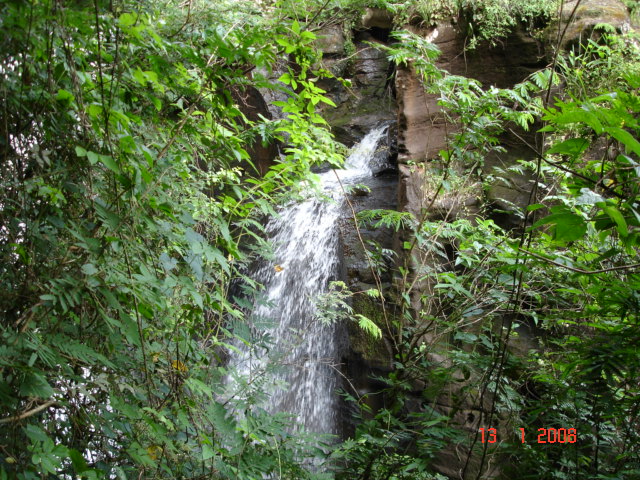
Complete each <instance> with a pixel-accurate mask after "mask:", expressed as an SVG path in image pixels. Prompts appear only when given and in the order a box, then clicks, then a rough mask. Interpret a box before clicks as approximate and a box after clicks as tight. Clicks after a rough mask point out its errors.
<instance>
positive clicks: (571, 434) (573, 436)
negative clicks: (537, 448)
mask: <svg viewBox="0 0 640 480" xmlns="http://www.w3.org/2000/svg"><path fill="white" fill-rule="evenodd" d="M479 430H480V441H481V442H482V443H496V442H497V441H498V431H497V430H496V429H495V428H491V427H490V428H480V429H479ZM519 430H520V440H521V441H522V443H527V441H526V438H525V429H524V428H520V429H519ZM534 438H536V440H535V441H534V442H532V443H576V441H577V440H578V432H577V431H576V429H575V428H539V429H538V431H537V437H534Z"/></svg>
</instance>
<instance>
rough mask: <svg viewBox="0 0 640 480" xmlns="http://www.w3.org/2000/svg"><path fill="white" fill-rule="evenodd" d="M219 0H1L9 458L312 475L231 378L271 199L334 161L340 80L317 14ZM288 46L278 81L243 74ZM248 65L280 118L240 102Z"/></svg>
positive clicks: (2, 425)
mask: <svg viewBox="0 0 640 480" xmlns="http://www.w3.org/2000/svg"><path fill="white" fill-rule="evenodd" d="M222 6H224V7H225V8H226V9H224V10H222V11H218V10H217V7H216V8H212V7H211V6H208V5H206V4H204V3H201V2H188V6H187V4H185V5H184V7H185V8H184V10H182V9H181V8H178V7H176V6H175V5H174V4H173V3H168V2H142V3H140V2H111V3H108V2H106V3H105V2H99V1H96V2H93V3H90V4H86V5H84V4H82V5H81V4H80V3H77V2H76V3H73V2H72V3H70V4H65V5H64V6H62V5H61V4H60V3H59V2H53V1H48V0H35V1H33V2H28V3H23V2H4V3H3V4H2V5H1V6H0V19H1V20H0V22H1V26H2V30H3V32H5V38H4V40H3V42H2V45H0V50H1V52H2V55H1V56H0V57H1V58H2V62H1V63H0V71H1V72H2V76H3V95H2V97H3V101H4V107H3V109H2V114H0V117H1V118H2V122H1V124H2V126H1V127H0V128H1V129H2V135H1V136H0V137H1V138H2V140H0V149H1V152H2V170H1V177H0V181H1V182H2V191H3V193H4V195H3V199H2V201H1V202H0V224H2V227H1V228H0V255H1V258H2V261H1V262H0V265H1V266H0V285H1V287H0V312H1V313H0V338H1V339H0V445H1V451H2V459H3V460H2V463H0V478H18V479H33V478H44V477H45V476H50V477H51V478H53V477H56V478H57V477H63V478H70V477H71V476H77V477H78V478H116V477H117V478H127V477H130V476H136V477H137V478H151V477H154V478H203V477H204V476H207V477H209V478H233V479H239V478H245V479H249V478H261V477H262V476H263V475H265V474H272V475H277V476H278V478H295V479H299V478H311V477H319V476H320V474H314V473H311V472H309V471H308V470H307V467H305V466H303V464H305V465H306V464H308V461H307V463H304V462H305V460H304V459H310V458H312V457H315V456H316V455H317V454H318V452H317V451H316V450H313V449H312V447H313V446H314V445H315V444H317V443H318V442H317V441H316V440H313V441H312V440H309V439H305V438H303V437H301V436H292V435H291V434H290V433H289V430H288V426H289V423H290V418H289V417H288V416H286V415H275V416H274V415H271V414H267V413H266V412H265V411H264V410H262V409H261V408H260V406H259V404H258V403H257V401H258V399H259V397H260V395H257V396H252V395H250V394H251V393H252V392H251V391H249V390H248V393H247V395H246V396H241V395H238V396H236V397H233V398H227V399H226V400H224V402H223V401H222V400H221V398H223V394H224V388H225V387H224V385H225V383H224V382H225V380H224V379H225V378H226V377H227V376H228V375H230V374H232V373H233V372H228V371H227V370H226V367H225V362H224V357H223V352H224V351H225V350H226V349H232V348H235V347H233V343H234V340H233V338H232V336H231V334H230V333H229V332H228V331H227V330H226V328H227V326H228V323H229V322H230V321H231V320H235V321H237V322H242V321H244V308H245V307H246V300H245V301H244V302H243V301H242V300H241V299H237V298H236V297H234V296H233V295H231V292H232V291H233V289H234V288H236V287H235V285H244V286H245V288H246V289H247V295H251V292H255V291H256V290H257V289H258V288H259V286H258V285H255V283H254V282H253V281H252V280H251V279H250V278H248V277H247V276H246V271H247V270H246V267H247V265H248V264H249V263H250V262H251V261H252V256H253V255H252V254H251V249H249V248H247V246H248V245H249V244H250V243H258V244H260V242H261V241H262V240H261V236H262V227H261V226H260V223H259V222H258V220H259V219H260V218H261V217H262V216H264V215H266V214H270V213H272V212H273V211H274V206H275V205H277V204H278V203H279V202H280V201H282V200H286V199H287V198H291V195H292V194H295V192H296V189H297V188H299V187H298V186H299V185H300V184H301V182H300V180H307V179H309V178H310V167H311V165H313V164H314V163H318V162H324V161H326V160H329V161H331V162H332V163H334V164H338V163H339V162H340V159H341V156H340V154H339V151H340V150H339V149H338V148H337V147H336V145H335V144H334V142H333V141H332V139H331V136H330V134H329V133H328V132H327V130H326V129H325V127H324V121H323V120H322V119H321V118H320V117H319V116H318V115H317V114H316V113H315V106H316V105H317V104H318V103H319V102H324V103H329V104H330V103H331V102H330V100H328V99H327V98H326V97H324V96H323V94H322V93H323V92H322V91H321V90H320V89H319V88H317V87H316V85H315V82H316V80H317V78H318V75H321V74H322V73H321V72H314V71H312V69H311V65H312V63H313V59H314V58H315V53H314V52H313V49H312V48H311V46H310V45H311V42H312V41H313V39H314V38H315V37H314V35H313V34H312V33H310V32H308V31H304V30H303V29H302V28H301V27H300V25H299V24H298V23H297V22H295V21H294V22H291V21H289V20H287V21H283V20H282V19H281V18H275V17H272V16H270V15H268V14H265V12H263V11H258V10H257V9H256V6H255V4H254V3H253V2H227V3H225V4H224V5H222ZM192 8H193V10H192ZM266 13H268V12H266ZM274 39H275V41H273V40H274ZM282 55H289V56H290V59H291V63H290V68H289V70H288V74H287V75H288V76H283V77H282V78H281V79H280V80H281V81H280V82H269V81H268V80H267V79H266V78H265V77H263V76H261V75H259V74H257V73H256V74H254V76H253V78H252V77H251V75H250V72H252V71H254V70H262V71H267V72H268V71H270V70H271V69H272V68H273V66H274V64H275V62H276V61H277V60H278V58H279V57H281V56H282ZM256 86H261V87H265V88H271V89H280V90H285V91H286V93H287V95H288V97H287V98H288V100H287V101H286V102H285V103H284V104H283V105H282V107H283V111H284V113H285V116H284V118H283V119H281V120H278V121H269V120H268V119H266V118H262V119H260V120H259V121H256V122H253V121H251V120H250V119H249V118H247V116H246V115H245V113H243V112H246V109H245V108H244V107H246V106H247V105H243V102H244V101H245V100H244V99H245V98H247V97H250V94H251V89H253V88H255V87H256ZM274 138H280V140H281V141H285V140H286V147H285V152H286V156H284V157H282V158H280V159H278V160H277V161H276V162H275V165H273V166H272V167H271V169H270V170H269V171H268V172H267V173H266V174H265V175H264V176H260V175H258V171H259V168H258V166H256V165H254V164H253V159H252V158H250V155H249V153H248V151H249V150H250V148H251V147H252V146H253V145H254V144H255V143H256V142H263V141H265V142H268V141H270V140H272V139H274ZM256 384H259V382H257V381H256ZM262 396H263V397H264V395H262ZM238 412H242V415H240V414H239V413H238Z"/></svg>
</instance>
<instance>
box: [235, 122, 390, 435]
mask: <svg viewBox="0 0 640 480" xmlns="http://www.w3.org/2000/svg"><path fill="white" fill-rule="evenodd" d="M385 131H386V127H381V128H377V129H375V130H373V131H371V132H370V133H369V134H367V135H366V136H365V137H364V139H363V140H362V141H361V142H360V143H359V144H358V145H357V146H356V147H355V148H354V150H353V153H352V154H351V155H350V156H349V158H348V159H347V161H346V163H345V169H344V170H337V171H335V172H334V171H333V170H329V171H327V172H325V173H322V174H321V175H320V178H321V183H322V187H323V189H324V191H325V194H326V195H327V196H329V197H331V198H332V199H333V201H326V200H324V201H323V200H321V199H317V198H311V199H309V200H306V201H304V202H301V203H297V204H293V205H289V206H286V207H284V208H283V209H282V210H280V212H279V216H278V217H274V218H272V219H271V220H270V221H269V223H268V224H267V233H268V236H269V239H270V241H271V242H272V243H273V245H274V261H273V262H267V263H266V264H264V265H262V266H261V267H260V268H259V269H257V270H256V271H255V272H254V273H253V274H252V276H253V278H254V279H255V280H257V281H258V282H260V283H262V284H263V285H264V286H265V291H264V295H265V302H261V303H260V304H259V305H258V306H256V307H255V309H254V311H253V314H252V317H253V320H254V321H261V320H264V319H268V320H270V321H271V322H272V323H273V324H274V325H275V326H274V327H273V328H272V329H271V330H270V332H269V333H270V335H271V337H272V341H273V346H272V347H271V348H270V352H269V353H267V352H266V351H264V350H262V351H257V352H256V351H253V352H248V351H244V352H242V354H236V355H235V356H234V357H233V358H232V359H231V363H232V364H234V365H236V368H237V369H238V371H239V372H240V373H241V374H242V375H245V376H247V377H248V378H250V379H251V378H252V376H257V375H263V373H264V370H265V366H266V362H267V358H266V357H267V354H269V355H272V354H273V353H276V355H279V356H280V359H281V360H280V361H281V362H283V363H284V365H285V368H284V369H283V370H282V371H280V372H279V373H278V374H277V379H276V380H275V381H273V382H270V385H271V386H272V387H273V389H272V393H271V397H270V399H269V404H268V407H267V409H268V411H270V412H274V413H275V412H290V413H293V414H294V415H296V417H297V420H298V425H299V426H300V425H302V426H304V429H305V430H306V431H307V432H316V433H333V434H338V433H339V421H338V411H339V405H338V396H337V394H336V389H337V387H338V373H337V371H336V369H339V367H338V363H339V361H340V351H339V348H338V344H339V342H338V341H337V339H336V326H335V325H323V324H322V323H321V322H319V321H314V316H315V305H314V301H313V299H314V298H315V297H317V295H318V294H321V293H323V292H325V291H326V290H327V286H328V283H329V282H330V281H331V280H337V279H339V262H340V258H339V250H338V249H339V234H338V219H339V217H340V214H341V213H340V212H341V209H342V206H343V203H344V194H343V192H342V188H341V187H340V182H338V180H337V178H336V173H337V174H338V176H339V177H340V181H341V182H342V185H343V186H344V187H346V186H347V185H352V184H354V183H358V181H359V180H361V179H362V178H366V177H368V176H370V175H371V169H370V162H371V159H372V158H373V155H374V152H375V150H376V148H377V146H378V144H379V142H380V139H381V138H382V136H383V135H384V133H385Z"/></svg>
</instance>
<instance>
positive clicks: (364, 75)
mask: <svg viewBox="0 0 640 480" xmlns="http://www.w3.org/2000/svg"><path fill="white" fill-rule="evenodd" d="M366 42H372V43H374V44H375V43H382V42H380V41H379V40H377V39H376V38H374V37H373V36H372V35H371V34H370V33H369V32H366V31H364V32H357V33H356V34H355V36H354V39H353V43H352V44H351V45H352V46H351V47H350V48H351V49H353V50H354V51H353V52H352V53H351V54H349V55H347V54H344V55H342V56H339V57H337V56H335V55H333V56H329V58H325V59H324V61H323V63H324V65H325V68H328V69H329V70H330V71H332V72H334V73H335V74H336V75H338V76H340V77H342V78H344V79H345V80H348V81H349V82H350V83H351V85H350V86H345V85H343V84H342V83H341V82H339V81H337V80H335V79H332V80H323V81H321V82H319V84H318V85H319V86H320V87H321V88H323V89H325V90H327V93H328V95H329V97H330V98H331V99H332V100H333V101H334V102H335V103H336V105H337V108H335V109H334V108H325V110H324V116H325V118H326V119H327V121H328V122H329V124H330V125H331V127H332V130H333V133H334V135H335V136H336V138H337V140H339V141H341V142H342V143H344V144H345V145H348V146H351V145H353V144H354V143H355V142H356V141H358V140H359V139H360V138H362V136H364V135H365V134H366V133H367V132H368V131H369V130H371V129H372V128H373V127H374V126H376V125H378V124H380V123H382V122H386V121H390V120H393V119H394V118H395V117H396V102H395V98H394V96H393V89H392V82H391V78H392V73H393V69H392V67H391V66H390V64H389V60H387V57H386V54H385V53H384V52H383V51H381V50H379V49H376V48H374V47H373V46H371V45H369V44H368V43H366Z"/></svg>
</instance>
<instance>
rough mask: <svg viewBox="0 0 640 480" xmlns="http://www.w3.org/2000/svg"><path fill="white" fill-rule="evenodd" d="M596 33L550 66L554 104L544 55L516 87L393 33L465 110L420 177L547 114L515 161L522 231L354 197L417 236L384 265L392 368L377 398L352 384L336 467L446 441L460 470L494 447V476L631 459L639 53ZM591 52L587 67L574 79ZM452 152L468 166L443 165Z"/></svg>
mask: <svg viewBox="0 0 640 480" xmlns="http://www.w3.org/2000/svg"><path fill="white" fill-rule="evenodd" d="M605 40H606V42H607V43H606V44H605V45H598V44H595V43H592V44H590V47H589V48H590V49H589V50H587V51H586V52H585V53H584V55H583V56H575V55H573V56H571V57H569V58H570V61H571V62H573V63H571V65H573V66H568V64H566V63H565V64H564V66H563V67H562V68H561V69H560V76H561V77H562V80H563V82H564V83H565V85H566V86H567V90H566V93H565V95H566V96H565V97H564V98H563V99H555V101H554V104H553V106H548V107H546V108H545V106H544V104H543V102H542V100H541V99H540V96H541V95H546V92H547V91H548V90H549V88H550V85H549V83H550V82H553V83H554V84H557V83H558V81H557V78H556V75H555V74H552V73H551V72H550V71H548V70H547V71H543V72H538V73H537V74H534V75H533V76H531V77H530V78H529V79H528V80H527V81H525V82H523V83H522V84H520V85H516V86H515V87H514V88H513V89H502V90H499V89H493V88H488V89H485V88H482V87H481V85H479V84H478V83H477V82H474V81H472V80H469V79H465V78H460V77H453V76H449V75H447V74H446V72H439V71H437V70H435V69H434V68H433V66H432V65H431V63H432V61H433V54H432V53H431V52H430V47H429V46H426V45H420V43H419V40H417V41H416V42H414V43H413V44H412V45H411V47H410V48H407V49H404V48H403V47H402V46H401V45H395V46H393V47H391V49H390V50H389V51H390V53H391V55H392V57H393V58H394V59H395V60H396V61H399V62H407V63H409V62H410V64H411V65H412V66H414V68H415V69H416V71H417V72H418V73H419V74H420V73H422V72H423V71H424V72H425V74H424V75H423V78H424V79H428V82H429V83H426V84H425V88H426V89H429V91H430V92H432V93H437V94H440V95H441V105H442V106H444V107H445V108H446V112H445V113H447V114H449V115H450V116H449V117H448V118H449V121H450V124H453V125H454V126H456V127H458V132H457V133H456V134H455V135H453V136H452V137H451V139H450V142H449V145H448V149H447V151H444V152H442V153H441V159H440V162H439V163H438V164H437V165H436V166H430V172H434V175H435V177H436V179H435V185H439V186H434V180H433V178H429V179H427V180H426V182H430V184H429V185H426V186H425V189H426V191H428V192H430V193H432V194H433V195H435V196H436V197H438V196H439V195H451V192H456V191H459V187H457V188H447V187H446V185H449V187H450V185H452V184H455V185H464V184H465V183H469V182H470V181H473V180H474V177H473V169H472V168H470V167H472V166H473V165H474V164H476V163H478V162H481V161H482V158H483V157H484V155H486V153H487V152H489V151H490V150H491V149H493V148H495V147H496V146H497V145H498V135H499V134H500V133H501V132H502V131H503V129H504V128H505V125H506V124H507V123H508V122H510V123H512V124H513V123H516V124H519V126H520V127H521V128H526V127H527V126H529V125H530V124H531V123H532V122H533V121H534V120H542V121H543V122H544V123H545V126H544V128H543V129H542V130H541V133H543V134H545V135H546V136H547V137H546V138H547V141H546V143H545V150H544V151H540V152H534V154H536V153H537V156H536V157H534V160H521V161H520V162H519V163H518V164H517V165H513V166H510V167H507V168H508V169H510V170H516V171H517V172H519V173H525V172H526V171H530V172H531V173H532V176H533V178H535V186H536V190H535V191H534V195H532V202H531V204H530V205H528V206H527V207H526V208H525V209H523V210H522V211H521V212H520V214H521V218H522V219H523V221H524V222H525V223H523V229H522V230H520V231H514V232H509V231H505V230H503V229H501V228H499V227H497V226H496V225H495V224H494V223H493V222H492V221H491V220H490V219H489V218H487V217H486V216H485V215H486V213H482V212H481V213H480V214H477V215H476V216H475V217H474V218H472V219H467V218H462V215H460V216H458V217H457V218H456V217H455V216H454V215H447V216H446V218H445V219H444V220H434V219H433V218H434V216H431V217H430V216H429V215H430V213H431V212H429V211H426V212H422V215H423V216H422V217H420V218H414V219H411V218H407V219H406V220H405V219H404V218H403V216H400V215H398V214H397V213H391V212H378V211H371V212H364V213H361V214H360V217H361V219H362V220H366V221H368V222H376V221H378V222H383V221H384V222H385V224H386V225H388V226H393V227H395V228H402V229H403V234H404V235H405V237H404V238H408V239H409V240H406V241H404V242H403V245H404V250H405V253H406V255H407V260H406V262H405V264H404V265H403V266H401V267H399V268H398V269H397V271H395V272H394V273H395V275H396V277H395V278H394V285H395V286H396V288H397V291H396V294H395V295H394V300H395V303H394V304H387V308H389V309H391V310H392V314H390V315H389V317H390V318H393V319H394V320H393V323H392V327H393V331H392V332H389V333H387V332H385V335H386V336H387V340H388V341H389V342H390V343H392V345H393V348H394V354H395V365H394V367H395V368H394V371H393V372H392V373H391V374H389V375H386V376H385V377H384V378H378V379H377V380H379V381H384V382H385V384H386V385H387V388H385V389H384V390H383V392H382V395H383V398H384V400H383V402H384V407H383V408H381V409H379V410H376V411H370V410H369V406H368V404H367V398H366V397H365V398H357V399H356V398H353V399H352V400H353V401H354V402H356V403H357V405H358V406H359V407H360V411H361V414H362V418H363V419H362V423H361V424H360V426H359V428H358V430H357V431H356V435H355V438H354V439H353V440H352V441H347V442H345V443H344V444H343V445H342V447H341V449H339V450H338V451H337V452H336V454H338V452H339V454H340V455H342V456H344V457H346V458H347V459H348V461H349V464H348V466H347V467H346V468H345V473H344V478H353V477H355V478H387V476H388V475H389V471H390V470H391V469H394V472H398V475H400V476H399V477H398V478H403V477H402V476H401V475H404V474H405V473H404V472H405V471H406V470H408V469H411V470H412V471H413V475H415V476H416V477H417V478H419V475H422V474H424V475H429V473H428V472H432V471H433V468H434V467H433V464H432V459H434V458H436V457H437V455H438V452H439V451H441V450H442V449H443V448H446V447H449V450H448V451H449V452H451V451H453V450H454V449H455V452H456V453H457V454H458V455H460V456H461V458H463V463H462V465H463V469H464V473H463V474H462V475H463V476H465V475H470V478H481V476H482V475H484V474H486V473H487V472H488V470H487V469H488V468H489V467H488V465H490V464H492V463H500V464H501V465H503V467H502V473H501V474H502V475H503V476H504V478H515V477H518V478H531V479H533V478H557V479H587V478H635V476H637V475H638V472H639V467H640V460H639V459H640V454H639V453H640V452H639V450H638V444H639V441H638V435H637V431H638V416H637V412H638V408H639V404H638V398H640V397H638V384H637V378H638V367H639V365H640V356H639V355H638V351H637V348H635V346H634V345H635V344H636V343H637V340H638V336H639V334H640V331H639V330H638V318H637V317H638V314H639V313H640V301H639V296H638V290H639V288H638V287H639V284H638V282H639V280H640V279H639V278H638V274H637V271H638V268H640V267H639V265H638V263H637V256H638V231H639V227H640V225H639V224H638V221H640V215H639V212H638V211H637V207H638V184H639V183H640V182H639V181H638V174H640V170H639V169H638V161H639V160H640V148H638V147H639V144H638V138H639V136H640V127H639V126H638V100H637V98H638V97H637V89H638V88H639V87H640V78H639V76H638V75H637V74H636V73H635V72H636V69H637V66H638V63H639V62H637V59H636V57H635V56H634V55H631V54H630V55H627V58H624V59H623V58H622V57H621V56H620V53H619V50H618V49H624V48H630V49H631V50H629V52H631V53H632V51H633V46H632V45H628V44H626V43H618V42H619V41H622V42H624V41H625V40H619V39H613V38H607V39H605ZM614 45H615V46H614ZM625 45H626V46H625ZM412 49H413V51H414V55H417V52H418V51H420V52H421V55H422V58H421V59H420V60H419V61H418V62H415V63H414V62H413V61H412V54H411V51H412ZM623 51H624V50H623ZM614 63H615V66H613V65H614ZM609 64H611V65H612V67H613V68H612V69H611V71H609V70H608V67H607V65H609ZM587 65H588V66H589V68H592V69H593V70H592V71H589V72H588V75H590V76H592V75H593V78H594V79H595V80H597V81H596V82H591V83H587V82H583V81H582V79H583V78H584V77H581V76H580V75H586V74H587V70H586V68H585V66H587ZM576 66H578V67H576ZM581 69H584V70H583V71H581ZM598 76H599V77H598ZM596 77H598V78H596ZM592 87H593V88H595V89H596V90H595V91H594V90H593V89H592ZM513 105H518V107H517V108H513ZM467 147H468V148H467ZM452 158H453V159H455V160H458V161H459V163H460V162H461V163H462V164H463V165H466V167H467V168H464V169H459V168H458V169H453V168H451V166H450V165H449V164H448V163H447V162H448V161H449V160H450V159H452ZM434 163H436V162H434ZM427 165H428V164H427ZM428 166H429V165H428ZM460 176H462V178H460ZM437 202H438V199H437V198H436V199H433V201H432V203H431V205H436V204H437ZM379 219H380V220H379ZM381 224H382V223H381ZM527 351H528V352H529V353H528V354H527ZM442 404H444V405H446V408H440V407H439V405H442ZM487 426H494V427H496V428H498V431H499V432H500V442H499V443H498V444H497V445H496V446H490V445H488V444H481V442H480V440H479V439H478V430H477V429H478V428H479V427H485V428H486V427H487ZM519 428H525V430H526V431H527V439H528V440H527V443H525V444H523V443H522V442H521V440H520V438H519ZM538 428H544V429H548V428H556V429H557V428H565V429H567V428H575V429H576V431H577V438H578V441H577V442H575V443H564V444H562V445H560V444H558V443H555V444H537V443H536V440H537V434H538V433H539V432H538ZM494 447H495V448H494ZM380 452H382V453H380ZM465 459H466V460H465ZM473 459H475V460H473ZM474 462H478V463H479V466H478V463H474ZM423 472H424V473H423ZM465 478H466V477H465Z"/></svg>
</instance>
